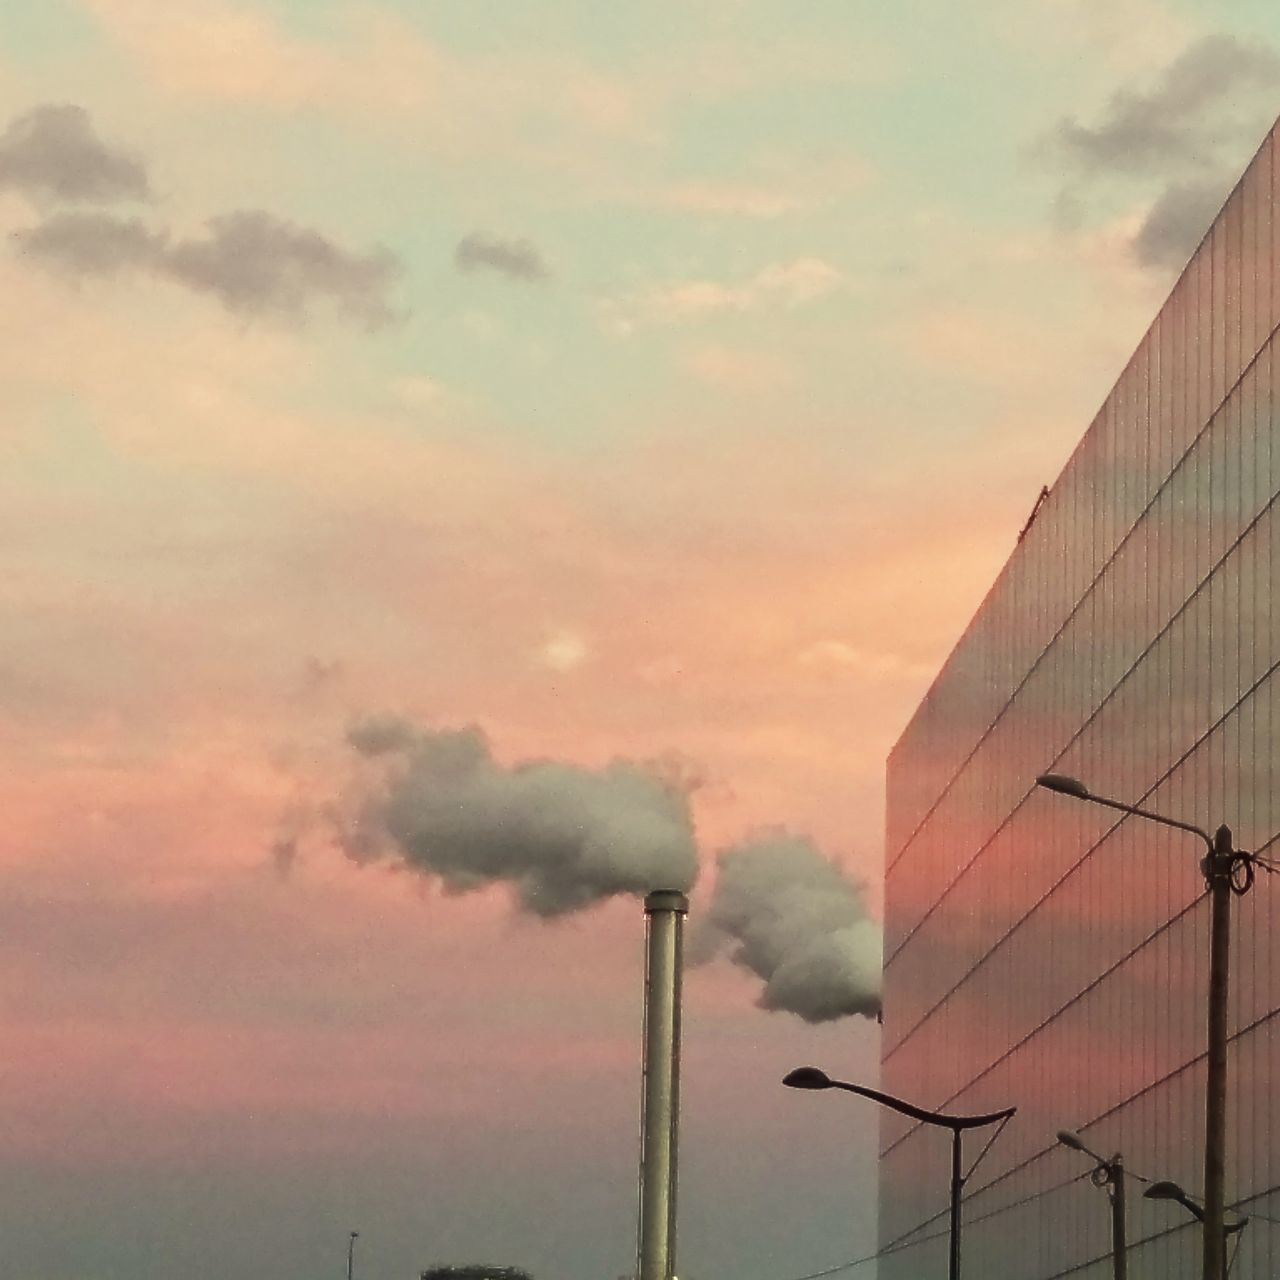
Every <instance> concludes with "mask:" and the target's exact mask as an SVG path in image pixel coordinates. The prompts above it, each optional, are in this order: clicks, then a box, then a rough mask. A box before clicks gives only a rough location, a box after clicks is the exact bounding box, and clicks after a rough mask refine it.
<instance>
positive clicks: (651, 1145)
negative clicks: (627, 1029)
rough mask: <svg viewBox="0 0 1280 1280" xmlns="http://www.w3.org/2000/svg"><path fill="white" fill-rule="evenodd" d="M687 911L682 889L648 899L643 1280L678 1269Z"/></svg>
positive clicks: (660, 1279) (665, 1279)
mask: <svg viewBox="0 0 1280 1280" xmlns="http://www.w3.org/2000/svg"><path fill="white" fill-rule="evenodd" d="M688 911H689V899H688V898H686V897H685V896H684V894H683V893H680V892H679V891H678V890H675V889H657V890H655V891H654V892H653V893H650V894H649V895H648V896H647V897H646V898H645V900H644V913H645V920H646V935H647V936H646V942H645V978H644V1082H643V1088H642V1101H641V1111H640V1231H639V1247H638V1258H637V1266H636V1274H637V1277H638V1280H672V1277H673V1273H674V1271H675V1265H676V1145H677V1141H676V1140H677V1136H678V1131H679V1126H680V978H681V969H682V966H683V962H684V956H683V945H684V938H683V933H684V917H685V916H686V915H687V914H688Z"/></svg>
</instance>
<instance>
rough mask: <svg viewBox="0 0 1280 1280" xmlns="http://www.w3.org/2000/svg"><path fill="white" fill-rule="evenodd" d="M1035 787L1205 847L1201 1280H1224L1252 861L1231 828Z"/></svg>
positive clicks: (1048, 778)
mask: <svg viewBox="0 0 1280 1280" xmlns="http://www.w3.org/2000/svg"><path fill="white" fill-rule="evenodd" d="M1036 785H1037V786H1041V787H1044V788H1045V789H1046V790H1048V791H1055V792H1057V793H1058V794H1059V795H1065V796H1072V797H1073V798H1074V799H1077V800H1089V801H1091V802H1092V803H1093V804H1100V805H1105V806H1106V807H1107V808H1108V809H1119V810H1120V812H1121V813H1131V814H1133V815H1134V816H1135V817H1138V818H1145V819H1147V821H1149V822H1158V823H1160V824H1161V826H1165V827H1176V828H1177V829H1178V830H1179V831H1189V832H1191V833H1192V834H1193V835H1197V836H1199V837H1200V839H1201V840H1203V841H1204V843H1205V849H1206V852H1205V856H1204V858H1203V859H1202V860H1201V862H1200V870H1201V873H1202V874H1203V875H1204V880H1205V884H1206V886H1207V887H1208V890H1209V902H1210V915H1209V1011H1208V1037H1207V1038H1208V1053H1207V1072H1206V1080H1205V1104H1204V1214H1203V1217H1202V1219H1201V1220H1202V1221H1203V1223H1204V1280H1226V1272H1225V1271H1224V1269H1223V1267H1224V1263H1223V1259H1224V1258H1225V1256H1226V1235H1225V1231H1224V1227H1223V1206H1224V1203H1225V1182H1226V1150H1227V991H1228V982H1229V978H1230V963H1231V956H1230V943H1231V894H1232V892H1233V891H1234V892H1235V893H1238V894H1241V893H1247V892H1248V891H1249V889H1250V888H1251V887H1252V885H1253V868H1254V861H1255V860H1254V856H1253V854H1251V853H1245V852H1244V851H1243V850H1242V849H1236V848H1234V847H1233V846H1232V843H1231V828H1230V827H1228V826H1225V825H1224V826H1221V827H1219V828H1218V829H1217V831H1215V832H1214V833H1213V835H1210V834H1209V833H1208V832H1207V831H1205V830H1204V829H1203V828H1202V827H1197V826H1196V825H1195V824H1194V823H1191V822H1180V821H1179V820H1178V819H1176V818H1166V817H1165V816H1164V815H1163V814H1159V813H1152V812H1150V810H1147V809H1140V808H1138V807H1137V806H1136V805H1132V804H1124V803H1122V802H1121V801H1119V800H1111V799H1109V798H1107V797H1106V796H1099V795H1094V793H1093V792H1092V791H1090V790H1089V788H1088V787H1086V786H1085V785H1084V783H1083V782H1081V781H1079V780H1078V779H1077V778H1068V777H1065V776H1063V775H1062V774H1057V773H1046V774H1042V775H1041V776H1040V777H1038V778H1037V779H1036Z"/></svg>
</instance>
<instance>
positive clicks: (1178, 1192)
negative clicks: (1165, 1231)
mask: <svg viewBox="0 0 1280 1280" xmlns="http://www.w3.org/2000/svg"><path fill="white" fill-rule="evenodd" d="M1142 1194H1143V1195H1144V1196H1145V1197H1146V1198H1147V1199H1148V1200H1176V1201H1177V1202H1178V1203H1179V1204H1180V1205H1181V1206H1182V1207H1183V1208H1184V1209H1186V1210H1187V1212H1188V1213H1190V1214H1191V1216H1192V1217H1193V1218H1195V1219H1196V1220H1197V1221H1199V1222H1203V1221H1204V1220H1205V1209H1204V1208H1203V1207H1202V1206H1200V1205H1199V1204H1197V1203H1196V1202H1195V1200H1194V1199H1193V1198H1192V1197H1191V1196H1189V1195H1188V1194H1187V1193H1186V1192H1185V1191H1184V1190H1183V1189H1182V1188H1181V1187H1180V1186H1178V1184H1177V1183H1176V1182H1153V1183H1152V1184H1151V1185H1150V1186H1149V1187H1148V1188H1147V1189H1146V1190H1145V1191H1144V1192H1143V1193H1142ZM1248 1221H1249V1219H1248V1218H1247V1217H1242V1218H1237V1219H1236V1221H1235V1222H1230V1223H1226V1224H1224V1226H1223V1228H1222V1255H1221V1259H1220V1261H1221V1264H1222V1274H1223V1275H1224V1276H1225V1275H1226V1274H1227V1237H1228V1236H1229V1235H1231V1234H1233V1233H1234V1232H1237V1231H1243V1230H1244V1227H1245V1223H1247V1222H1248Z"/></svg>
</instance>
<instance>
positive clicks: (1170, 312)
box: [880, 131, 1280, 1280]
mask: <svg viewBox="0 0 1280 1280" xmlns="http://www.w3.org/2000/svg"><path fill="white" fill-rule="evenodd" d="M1276 152H1277V140H1276V136H1275V132H1274V131H1273V133H1272V135H1271V136H1270V137H1269V138H1268V139H1267V141H1266V142H1265V143H1264V145H1263V146H1262V148H1261V150H1260V151H1259V153H1258V155H1257V156H1256V157H1255V159H1254V161H1253V163H1252V164H1251V165H1250V167H1249V169H1248V171H1247V172H1246V173H1245V175H1244V177H1243V178H1242V179H1241V181H1240V183H1239V185H1238V186H1237V187H1236V189H1235V191H1234V192H1233V193H1232V195H1231V197H1230V199H1229V200H1228V202H1227V204H1226V205H1225V206H1224V208H1223V210H1222V212H1221V213H1220V214H1219V216H1218V218H1217V219H1216V220H1215V222H1214V224H1213V226H1212V228H1211V229H1210V231H1209V232H1208V234H1207V235H1206V237H1205V239H1204V241H1203V242H1202V243H1201V245H1200V247H1199V249H1198V250H1197V251H1196V253H1195V255H1194V256H1193V257H1192V259H1191V261H1190V262H1189V263H1188V265H1187V268H1186V270H1185V271H1184V272H1183V274H1182V276H1181V278H1180V279H1179V280H1178V282H1177V284H1176V285H1175V286H1174V288H1173V290H1172V292H1171V294H1170V296H1169V298H1168V300H1167V302H1166V303H1165V305H1164V307H1163V308H1162V309H1161V311H1160V313H1159V314H1158V315H1157V316H1156V317H1155V320H1154V321H1153V323H1152V325H1151V328H1150V329H1149V331H1148V332H1147V334H1146V336H1145V337H1144V339H1143V341H1142V343H1141V345H1140V346H1139V348H1138V350H1137V352H1135V354H1134V356H1133V358H1132V360H1131V361H1130V362H1129V364H1128V366H1127V367H1126V368H1125V370H1124V371H1123V373H1122V374H1121V376H1120V378H1119V380H1118V381H1117V383H1116V386H1115V388H1114V389H1113V391H1112V392H1111V394H1110V396H1108V398H1107V400H1106V403H1105V404H1104V405H1103V406H1102V408H1101V410H1100V411H1099V413H1098V415H1097V417H1096V418H1095V420H1094V421H1093V423H1092V424H1091V425H1090V427H1089V429H1088V431H1087V432H1086V433H1085V435H1084V437H1083V438H1082V440H1081V442H1080V445H1079V446H1078V448H1077V449H1076V451H1075V453H1074V454H1073V456H1072V457H1071V459H1070V461H1069V462H1068V464H1067V466H1066V468H1065V469H1064V471H1063V473H1062V475H1061V476H1060V477H1059V478H1058V480H1057V482H1056V483H1055V484H1054V485H1053V486H1052V488H1051V490H1050V494H1049V497H1048V499H1047V501H1046V502H1045V503H1044V505H1043V506H1042V507H1041V509H1040V511H1039V514H1038V515H1037V517H1036V519H1035V521H1034V523H1033V524H1032V526H1031V528H1030V529H1029V530H1028V531H1027V533H1026V536H1025V537H1024V538H1023V539H1022V541H1021V542H1019V544H1018V545H1017V547H1016V549H1015V551H1014V553H1013V556H1012V558H1011V559H1010V561H1009V563H1008V565H1007V566H1006V567H1005V569H1004V570H1003V572H1002V574H1001V576H1000V578H999V579H998V581H997V582H996V585H995V586H994V588H993V589H992V591H991V593H990V595H989V596H988V597H987V599H986V601H985V602H984V603H983V606H982V608H981V609H980V610H979V612H978V614H977V616H976V617H975V618H974V619H973V622H972V623H971V624H970V626H969V628H968V629H967V631H966V632H965V634H964V636H963V637H962V638H961V640H960V641H959V643H958V645H957V647H956V649H955V651H954V653H953V654H952V656H951V658H950V659H949V660H948V662H947V664H946V666H945V667H944V669H943V671H942V673H941V674H940V676H939V678H938V680H937V682H936V683H935V684H934V686H933V688H932V689H931V690H930V692H929V694H928V696H927V697H926V698H925V700H924V702H923V703H922V704H921V706H920V708H919V710H918V711H917V713H916V715H915V716H914V718H913V719H912V721H911V723H910V725H909V726H908V727H907V729H906V731H905V732H904V734H903V736H902V738H901V740H900V741H899V743H898V744H897V746H896V747H895V748H894V751H893V753H892V755H891V757H890V760H889V768H888V799H889V810H888V813H889V817H888V836H887V848H886V905H885V913H886V924H885V935H886V936H885V1024H884V1038H883V1046H884V1047H883V1077H882V1080H883V1087H884V1088H885V1089H887V1090H888V1091H889V1092H891V1093H894V1094H897V1095H899V1096H901V1097H904V1098H906V1099H908V1100H910V1101H913V1102H916V1103H919V1104H921V1105H924V1106H927V1107H931V1108H935V1109H943V1110H948V1111H953V1112H977V1111H990V1110H996V1109H999V1108H1001V1107H1005V1106H1008V1105H1015V1104H1016V1105H1017V1107H1018V1108H1019V1111H1018V1115H1017V1117H1016V1118H1015V1120H1014V1121H1013V1122H1012V1123H1011V1124H1009V1125H1008V1126H1007V1128H1006V1129H1005V1130H1004V1131H1003V1132H1001V1133H1000V1135H999V1137H998V1139H997V1140H996V1141H995V1142H994V1143H993V1144H992V1145H991V1147H990V1150H989V1151H987V1152H986V1153H985V1155H984V1156H983V1158H982V1159H981V1161H980V1162H979V1163H978V1164H977V1166H976V1168H975V1169H974V1170H973V1172H972V1174H971V1176H970V1177H969V1179H968V1181H967V1184H966V1188H965V1209H964V1221H965V1227H964V1250H963V1252H964V1265H965V1272H966V1274H968V1275H979V1276H1000V1277H1002V1280H1019V1278H1021V1277H1025V1278H1026V1280H1051V1278H1056V1277H1062V1276H1068V1275H1070V1276H1079V1277H1094V1276H1096V1277H1104V1276H1109V1275H1110V1274H1111V1261H1110V1247H1111V1242H1110V1234H1109V1233H1110V1217H1109V1209H1108V1203H1107V1197H1106V1193H1105V1192H1104V1191H1103V1190H1100V1189H1099V1188H1097V1187H1096V1186H1094V1185H1092V1184H1091V1182H1090V1180H1089V1176H1088V1175H1089V1173H1090V1170H1091V1167H1092V1166H1091V1162H1090V1161H1089V1160H1088V1159H1087V1158H1086V1157H1084V1156H1082V1155H1080V1154H1079V1153H1077V1152H1073V1151H1070V1150H1068V1149H1066V1148H1064V1147H1063V1146H1061V1145H1060V1144H1058V1143H1057V1142H1056V1140H1055V1134H1056V1132H1057V1131H1058V1130H1061V1129H1072V1130H1075V1131H1076V1132H1078V1133H1080V1134H1081V1135H1083V1137H1084V1139H1085V1141H1086V1142H1087V1143H1088V1145H1089V1146H1090V1147H1092V1148H1093V1149H1094V1150H1096V1151H1099V1152H1102V1153H1104V1154H1105V1155H1108V1156H1110V1155H1111V1154H1112V1153H1113V1152H1117V1151H1119V1152H1122V1153H1123V1154H1124V1157H1125V1159H1126V1161H1127V1163H1128V1167H1129V1168H1130V1169H1131V1170H1132V1171H1134V1172H1135V1173H1136V1174H1139V1175H1141V1176H1143V1177H1146V1178H1150V1179H1172V1180H1173V1181H1176V1182H1178V1183H1180V1184H1181V1185H1182V1186H1183V1187H1185V1188H1186V1189H1187V1190H1188V1191H1190V1192H1191V1193H1192V1194H1196V1193H1198V1192H1199V1191H1200V1190H1201V1179H1202V1168H1201V1163H1202V1160H1203V1112H1204V1083H1205V1081H1204V1076H1205V1060H1204V1048H1205V1001H1206V993H1207V985H1208V982H1207V956H1208V911H1207V905H1208V904H1207V899H1206V897H1205V892H1204V884H1203V879H1202V876H1201V874H1200V871H1199V859H1200V856H1201V854H1202V853H1203V848H1202V846H1201V845H1200V844H1199V843H1198V841H1197V840H1196V838H1194V837H1191V836H1187V835H1185V834H1184V833H1181V832H1177V831H1173V830H1170V829H1167V828H1163V827H1159V826H1155V825H1153V824H1150V823H1146V822H1142V821H1140V820H1137V819H1134V818H1130V817H1123V816H1122V815H1121V814H1119V813H1117V812H1115V811H1113V810H1108V809H1104V808H1101V807H1099V806H1095V805H1090V804H1087V803H1083V802H1080V801H1078V800H1073V799H1069V798H1066V797H1062V796H1056V795H1051V794H1049V793H1047V792H1045V791H1043V790H1040V789H1038V788H1036V786H1035V785H1034V782H1035V777H1036V775H1037V774H1040V773H1046V772H1054V773H1065V774H1070V775H1074V776H1076V777H1079V778H1081V779H1082V780H1084V781H1085V782H1086V783H1087V784H1088V785H1089V786H1090V787H1091V788H1092V789H1093V790H1094V791H1096V792H1098V793H1101V794H1109V795H1112V796H1115V797H1116V798H1119V799H1122V800H1125V801H1129V802H1131V803H1139V804H1142V805H1143V806H1145V807H1146V808H1149V809H1152V810H1155V811H1158V812H1161V813H1164V814H1167V815H1169V816H1172V817H1176V818H1182V819H1185V820H1188V821H1191V822H1196V823H1199V824H1200V825H1202V826H1205V827H1208V828H1209V829H1212V828H1214V827H1216V826H1217V825H1218V824H1219V823H1221V822H1226V823H1228V824H1229V825H1230V826H1231V827H1232V829H1233V831H1234V833H1235V836H1236V841H1237V844H1238V846H1240V847H1243V848H1246V849H1249V850H1253V851H1257V852H1261V853H1271V854H1273V855H1275V856H1276V857H1277V859H1280V752H1278V751H1277V749H1276V748H1277V745H1278V742H1277V740H1278V739H1280V616H1276V617H1274V618H1273V604H1272V601H1273V600H1274V599H1275V596H1276V593H1275V591H1274V587H1275V585H1276V582H1277V579H1278V578H1280V391H1278V389H1277V386H1276V382H1277V379H1280V351H1278V350H1277V342H1276V323H1277V321H1278V320H1280V216H1277V200H1278V199H1280V164H1277V157H1276ZM1233 913H1234V914H1233V922H1234V937H1233V944H1232V967H1233V982H1232V990H1231V1013H1230V1034H1231V1048H1230V1066H1229V1071H1230V1087H1231V1095H1230V1096H1231V1105H1230V1115H1229V1128H1230V1132H1229V1138H1228V1143H1229V1156H1228V1187H1227V1192H1228V1200H1229V1202H1230V1203H1231V1204H1232V1205H1234V1206H1235V1207H1236V1208H1237V1209H1238V1211H1239V1212H1240V1213H1241V1214H1249V1215H1252V1219H1253V1220H1252V1221H1251V1222H1250V1223H1249V1225H1248V1226H1247V1227H1245V1228H1244V1230H1243V1231H1242V1232H1241V1233H1240V1234H1239V1235H1238V1236H1236V1237H1233V1239H1234V1240H1235V1241H1236V1244H1237V1245H1238V1252H1237V1254H1236V1258H1235V1263H1234V1266H1233V1268H1232V1272H1231V1274H1232V1276H1233V1277H1241V1278H1242V1280H1263V1278H1264V1277H1271V1276H1276V1275H1280V1225H1277V1224H1274V1223H1269V1222H1267V1221H1266V1219H1267V1218H1276V1219H1280V1134H1277V1131H1276V1129H1275V1127H1274V1126H1273V1119H1274V1120H1275V1121H1276V1123H1277V1124H1280V1101H1277V1100H1274V1099H1273V1096H1272V1081H1273V1080H1274V1079H1276V1078H1277V1077H1278V1076H1280V1071H1278V1070H1277V1068H1280V941H1274V942H1273V940H1272V939H1273V935H1274V936H1276V937H1280V876H1276V877H1271V876H1267V875H1262V874H1260V875H1259V879H1258V883H1257V884H1256V886H1255V887H1254V889H1253V891H1252V892H1251V893H1250V894H1248V895H1247V896H1244V897H1241V898H1238V899H1236V900H1235V902H1234V903H1233ZM1273 1112H1275V1115H1274V1116H1273ZM983 1141H984V1139H978V1138H976V1137H971V1138H970V1139H969V1140H968V1142H969V1146H968V1149H967V1152H966V1163H968V1162H969V1161H970V1160H971V1159H972V1158H973V1157H976V1156H977V1155H978V1154H979V1152H980V1150H981V1148H982V1145H983ZM880 1167H881V1211H880V1212H881V1226H880V1230H881V1248H882V1249H884V1250H887V1251H888V1252H887V1255H886V1256H885V1257H884V1259H883V1260H882V1262H881V1264H880V1275H881V1276H882V1277H885V1278H887V1280H898V1278H899V1277H901V1278H902V1280H906V1278H907V1277H910V1278H911V1280H917V1278H918V1277H927V1276H935V1275H936V1276H943V1275H945V1274H946V1265H947V1240H946V1227H947V1217H946V1212H945V1211H946V1205H947V1188H948V1178H949V1173H950V1146H949V1138H948V1135H947V1134H946V1133H944V1132H942V1131H939V1130H937V1129H931V1128H929V1127H927V1126H922V1125H919V1124H915V1123H912V1122H909V1121H907V1120H906V1119H904V1118H903V1117H901V1116H898V1115H894V1114H893V1113H890V1112H885V1113H884V1119H883V1125H882V1131H881V1165H880ZM1141 1188H1142V1184H1141V1183H1140V1182H1135V1183H1134V1184H1133V1185H1132V1187H1131V1190H1130V1195H1129V1206H1128V1207H1129V1215H1128V1217H1129V1240H1130V1253H1129V1258H1130V1263H1129V1275H1130V1277H1131V1278H1132V1280H1147V1278H1148V1277H1161V1278H1165V1277H1167V1278H1169V1280H1178V1278H1181V1277H1185V1278H1187V1280H1190V1278H1191V1277H1193V1276H1195V1275H1197V1274H1198V1271H1199V1266H1200V1237H1199V1231H1198V1228H1197V1225H1196V1223H1195V1222H1194V1220H1192V1219H1190V1218H1189V1217H1188V1215H1187V1214H1186V1213H1185V1212H1184V1211H1183V1210H1182V1209H1180V1208H1179V1206H1178V1205H1176V1204H1171V1203H1169V1202H1161V1201H1150V1200H1144V1199H1143V1198H1142V1197H1141V1195H1140V1192H1141Z"/></svg>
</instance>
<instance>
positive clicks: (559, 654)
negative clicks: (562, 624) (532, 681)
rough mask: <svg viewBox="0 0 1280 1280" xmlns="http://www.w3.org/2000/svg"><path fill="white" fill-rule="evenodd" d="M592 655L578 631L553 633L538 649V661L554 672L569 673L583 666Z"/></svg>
mask: <svg viewBox="0 0 1280 1280" xmlns="http://www.w3.org/2000/svg"><path fill="white" fill-rule="evenodd" d="M589 654H590V649H589V648H588V646H587V642H586V640H584V639H583V638H582V636H580V635H579V634H578V633H577V632H576V631H569V630H566V629H564V628H561V629H560V630H558V631H553V632H552V633H551V635H549V636H548V637H547V639H546V640H545V642H544V643H543V644H542V645H541V646H539V648H538V655H537V656H538V661H539V663H541V665H542V666H544V667H549V668H550V669H551V670H552V671H561V672H568V671H573V670H574V669H575V668H577V667H580V666H582V664H583V663H584V662H585V661H586V660H587V657H588V656H589Z"/></svg>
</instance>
